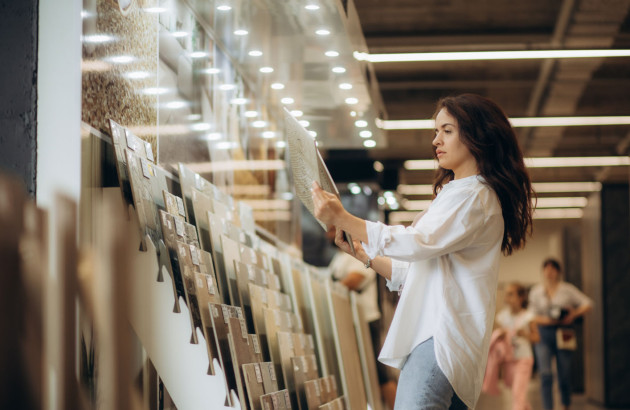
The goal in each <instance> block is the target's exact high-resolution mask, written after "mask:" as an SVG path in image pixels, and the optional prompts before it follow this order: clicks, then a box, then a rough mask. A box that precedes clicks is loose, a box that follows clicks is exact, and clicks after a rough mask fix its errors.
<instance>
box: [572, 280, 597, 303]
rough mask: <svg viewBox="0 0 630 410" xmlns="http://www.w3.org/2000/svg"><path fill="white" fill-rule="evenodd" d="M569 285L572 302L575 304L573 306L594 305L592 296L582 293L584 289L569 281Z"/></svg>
mask: <svg viewBox="0 0 630 410" xmlns="http://www.w3.org/2000/svg"><path fill="white" fill-rule="evenodd" d="M568 285H569V286H568V287H567V289H568V290H569V291H570V298H571V304H572V305H573V306H572V307H574V308H577V307H581V306H592V305H593V301H592V300H591V298H589V297H588V296H586V295H585V294H584V293H582V291H580V290H579V289H578V288H577V287H575V286H574V285H572V284H570V283H568Z"/></svg>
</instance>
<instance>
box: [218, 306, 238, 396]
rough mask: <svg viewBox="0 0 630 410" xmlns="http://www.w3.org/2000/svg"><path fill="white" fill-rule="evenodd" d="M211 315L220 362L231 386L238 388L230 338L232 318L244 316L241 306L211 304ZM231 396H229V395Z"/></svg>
mask: <svg viewBox="0 0 630 410" xmlns="http://www.w3.org/2000/svg"><path fill="white" fill-rule="evenodd" d="M210 313H211V315H210V317H211V319H212V330H213V333H214V340H215V343H216V345H217V346H218V348H219V362H220V364H221V368H222V369H223V372H224V374H225V379H226V382H227V385H228V387H229V388H232V389H236V375H235V373H234V366H233V363H232V353H231V350H230V342H229V339H228V335H229V332H230V331H229V325H228V323H229V322H230V318H239V317H242V315H243V313H242V312H241V308H238V307H235V306H230V305H225V304H216V303H211V304H210ZM228 397H229V396H228Z"/></svg>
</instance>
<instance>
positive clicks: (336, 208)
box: [311, 182, 345, 231]
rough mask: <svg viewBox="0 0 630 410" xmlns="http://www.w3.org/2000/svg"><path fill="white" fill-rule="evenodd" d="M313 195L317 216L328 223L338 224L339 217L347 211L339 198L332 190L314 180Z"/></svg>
mask: <svg viewBox="0 0 630 410" xmlns="http://www.w3.org/2000/svg"><path fill="white" fill-rule="evenodd" d="M311 196H312V198H313V205H314V213H315V218H317V219H319V220H320V221H322V222H323V223H325V224H326V225H329V226H330V225H334V226H336V225H337V221H338V219H339V218H340V217H341V215H342V214H343V213H344V212H345V209H344V208H343V205H342V204H341V201H340V200H339V198H337V196H336V195H333V194H331V193H330V192H326V191H324V190H323V189H322V188H321V187H320V186H319V184H318V183H317V182H313V185H312V187H311ZM338 231H339V230H338Z"/></svg>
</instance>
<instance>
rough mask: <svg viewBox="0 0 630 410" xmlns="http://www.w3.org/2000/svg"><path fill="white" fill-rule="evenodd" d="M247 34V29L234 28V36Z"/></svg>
mask: <svg viewBox="0 0 630 410" xmlns="http://www.w3.org/2000/svg"><path fill="white" fill-rule="evenodd" d="M248 34H249V31H247V30H243V29H239V30H234V35H235V36H246V35H248Z"/></svg>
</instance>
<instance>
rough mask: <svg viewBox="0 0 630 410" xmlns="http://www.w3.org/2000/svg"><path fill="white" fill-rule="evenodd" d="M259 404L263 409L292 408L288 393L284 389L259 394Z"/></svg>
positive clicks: (280, 409)
mask: <svg viewBox="0 0 630 410" xmlns="http://www.w3.org/2000/svg"><path fill="white" fill-rule="evenodd" d="M260 404H261V407H262V409H263V410H288V409H291V408H292V407H291V400H290V399H289V393H288V392H287V391H286V390H280V391H277V392H273V393H267V394H264V395H262V396H260Z"/></svg>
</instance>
